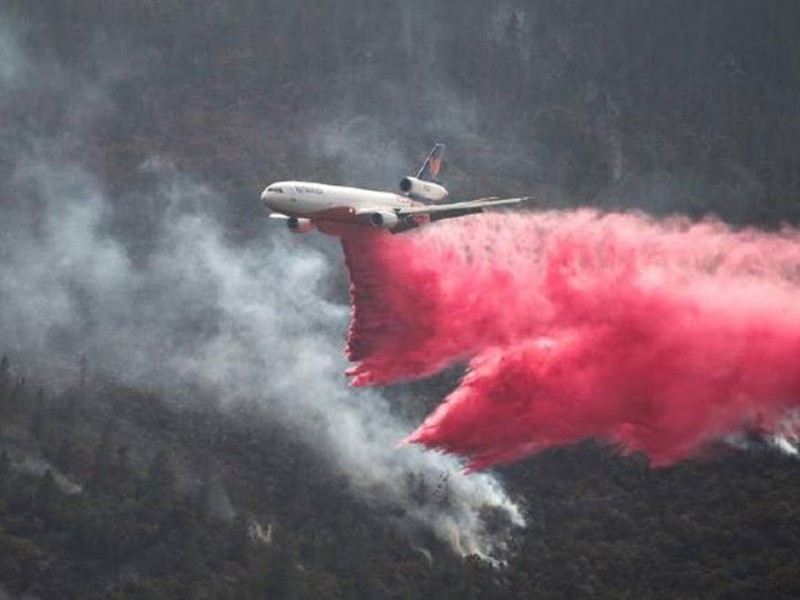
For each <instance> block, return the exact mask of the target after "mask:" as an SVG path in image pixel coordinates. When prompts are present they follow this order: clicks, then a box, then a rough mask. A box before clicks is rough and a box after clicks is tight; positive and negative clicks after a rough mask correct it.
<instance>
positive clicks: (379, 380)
mask: <svg viewBox="0 0 800 600" xmlns="http://www.w3.org/2000/svg"><path fill="white" fill-rule="evenodd" d="M343 246H344V250H345V257H346V261H347V266H348V268H349V270H350V276H351V296H352V301H353V320H352V322H351V328H350V332H349V338H348V348H347V350H348V355H349V357H350V359H351V360H352V361H353V362H354V363H355V365H354V367H353V368H352V369H351V370H350V371H349V375H350V376H351V377H352V383H353V384H354V385H371V384H385V383H390V382H392V381H397V380H402V379H410V378H418V377H425V376H428V375H430V374H432V373H435V372H437V371H439V370H441V369H443V368H445V367H447V366H448V365H451V364H453V363H456V362H460V361H469V370H468V373H467V375H466V376H465V378H464V380H463V382H462V383H461V385H460V386H459V388H458V389H456V390H455V391H454V392H453V393H451V394H450V396H448V398H447V399H446V400H445V402H444V404H442V405H441V406H440V407H439V408H438V409H437V410H436V411H435V412H434V413H433V414H432V415H431V416H430V417H428V419H427V420H426V421H425V423H424V424H423V425H422V426H421V427H420V428H419V429H418V430H417V431H416V432H415V433H413V434H412V435H411V436H410V437H409V438H408V440H409V441H411V442H418V443H422V444H425V445H426V446H429V447H435V448H439V449H443V450H446V451H449V452H454V453H458V454H461V455H463V456H465V457H467V458H468V459H469V461H470V463H469V465H470V468H482V467H485V466H488V465H491V464H495V463H498V462H508V461H512V460H515V459H517V458H520V457H522V456H524V455H527V454H530V453H532V452H535V451H537V450H540V449H543V448H547V447H550V446H555V445H561V444H568V443H573V442H576V441H579V440H582V439H586V438H597V439H602V440H607V441H610V442H613V443H615V444H618V445H619V446H620V447H621V448H622V449H623V450H624V451H631V452H632V451H641V452H644V453H646V454H647V455H649V456H650V458H651V460H652V461H653V462H654V464H659V465H663V464H670V463H672V462H674V461H677V460H680V459H682V458H685V457H688V456H692V455H694V454H696V453H697V452H698V451H700V450H701V449H703V448H704V447H705V446H706V445H707V444H708V443H709V442H712V441H715V440H718V439H720V438H721V437H723V436H726V435H729V434H732V433H736V432H740V431H742V430H755V431H759V432H765V433H766V432H770V431H772V430H774V429H775V428H778V427H779V426H780V423H781V419H782V418H783V417H784V415H786V414H787V412H788V411H791V410H792V409H793V408H796V407H798V406H800V369H798V363H800V234H799V233H798V232H797V231H794V230H790V231H784V232H781V233H779V234H768V233H763V232H758V231H752V230H748V231H744V232H738V233H735V232H731V231H729V230H728V229H726V228H725V227H724V226H723V225H721V224H719V223H710V222H709V223H701V224H693V225H692V224H689V223H687V222H684V221H671V222H655V221H651V220H648V219H645V218H643V217H636V216H631V215H607V216H600V215H598V214H596V213H593V212H589V211H583V212H571V213H541V214H535V215H530V216H519V215H481V216H480V217H477V218H470V219H463V220H459V221H453V222H450V223H447V224H443V225H441V226H437V227H430V228H429V229H427V230H422V231H420V232H417V233H414V234H409V235H400V236H388V235H380V234H375V235H370V236H367V237H356V236H345V237H343Z"/></svg>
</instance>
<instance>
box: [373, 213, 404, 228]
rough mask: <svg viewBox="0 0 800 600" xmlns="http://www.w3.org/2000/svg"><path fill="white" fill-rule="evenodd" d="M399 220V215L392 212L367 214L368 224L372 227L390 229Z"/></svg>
mask: <svg viewBox="0 0 800 600" xmlns="http://www.w3.org/2000/svg"><path fill="white" fill-rule="evenodd" d="M399 222H400V217H398V216H397V215H396V214H395V213H393V212H374V213H370V215H369V224H370V225H372V226H373V227H381V228H383V229H392V228H393V227H395V226H396V225H397V224H398V223H399Z"/></svg>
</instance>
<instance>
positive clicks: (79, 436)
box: [0, 0, 800, 599]
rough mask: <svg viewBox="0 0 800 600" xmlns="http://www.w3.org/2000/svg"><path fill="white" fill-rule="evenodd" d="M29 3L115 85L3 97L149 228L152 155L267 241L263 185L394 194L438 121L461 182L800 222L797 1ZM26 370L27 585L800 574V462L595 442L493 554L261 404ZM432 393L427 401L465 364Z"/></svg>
mask: <svg viewBox="0 0 800 600" xmlns="http://www.w3.org/2000/svg"><path fill="white" fill-rule="evenodd" d="M4 7H5V8H4V12H2V13H0V18H2V19H3V20H4V21H5V23H6V24H7V25H8V26H9V27H10V28H12V29H13V30H15V31H16V32H17V33H18V35H19V36H20V38H21V40H22V41H23V42H24V43H25V50H26V52H28V53H29V55H30V57H31V60H34V61H37V62H42V63H45V64H57V65H58V66H59V68H60V69H62V71H63V73H64V74H65V79H67V80H70V81H87V82H95V81H97V82H99V83H97V86H98V87H99V88H102V89H103V92H104V94H107V99H106V100H107V102H100V103H98V106H97V108H96V110H95V111H93V112H92V113H91V114H89V115H86V114H82V115H80V117H79V118H77V117H76V115H75V114H74V102H73V101H65V98H64V94H63V89H61V88H60V87H59V86H58V85H53V86H47V85H43V86H41V88H40V89H38V90H37V92H36V93H31V92H30V90H28V91H22V92H20V91H18V92H14V93H16V94H18V97H17V96H14V95H13V94H14V93H11V94H9V97H7V98H4V99H3V102H2V104H1V106H2V114H0V119H2V122H4V123H7V122H13V123H21V124H23V125H24V127H25V128H26V129H28V130H30V131H32V132H34V133H35V134H36V135H41V136H52V137H54V138H58V140H59V145H58V147H57V148H54V149H53V152H63V153H65V154H69V155H71V156H80V157H81V161H82V163H84V164H85V166H86V168H88V169H90V170H91V171H92V172H93V173H96V174H97V176H98V178H99V179H100V181H101V182H102V183H103V185H104V186H105V188H106V189H105V190H104V191H106V192H107V193H108V196H109V197H110V198H111V199H112V200H113V201H114V202H119V205H120V206H119V207H118V208H119V210H118V212H117V213H115V214H116V217H117V218H118V219H119V223H118V226H119V229H120V230H121V231H127V232H129V235H130V236H131V244H132V245H134V243H133V241H134V238H135V241H137V242H138V241H141V240H140V238H141V237H142V236H145V235H146V232H147V228H148V226H150V225H151V223H149V222H148V221H147V219H146V218H143V217H141V215H134V214H133V211H135V210H137V208H136V206H135V205H131V207H130V208H126V207H125V206H124V205H123V202H122V201H120V200H119V199H120V198H122V195H123V193H127V192H130V191H131V190H134V191H136V190H138V189H147V185H148V181H147V173H146V172H145V171H142V170H141V169H140V168H139V167H140V165H141V164H142V162H143V161H145V160H147V159H149V158H151V157H153V156H161V157H163V158H165V159H166V160H168V161H170V162H172V163H173V164H174V165H175V166H176V169H177V170H178V171H180V172H186V173H191V174H193V175H194V176H197V177H199V178H201V179H203V180H205V181H207V182H209V183H210V184H212V185H213V186H214V187H215V188H216V189H218V190H220V191H222V192H223V195H224V197H225V198H226V199H227V201H228V202H229V204H228V205H226V206H225V207H223V210H221V213H223V214H221V216H220V218H221V219H223V220H225V221H227V224H228V226H229V231H230V235H231V237H234V238H248V237H252V236H255V235H266V233H265V229H266V228H267V226H266V225H265V224H264V223H263V221H262V219H260V217H261V216H262V215H261V214H260V212H258V207H257V206H256V202H255V199H256V198H257V196H258V192H259V191H260V189H261V188H262V187H263V185H264V184H265V183H266V182H268V181H273V180H278V179H282V178H289V177H292V178H294V177H297V178H305V179H317V180H323V181H330V182H337V181H339V182H349V183H353V184H362V185H381V186H387V187H388V186H391V185H394V183H395V181H396V180H397V179H399V176H400V175H402V174H404V173H405V170H406V169H408V168H411V167H412V166H413V165H414V164H416V162H417V161H418V160H419V159H421V157H422V154H423V153H424V151H425V150H427V148H428V147H429V146H430V144H431V143H432V142H433V141H435V140H437V139H440V140H442V141H446V142H447V143H448V144H449V145H450V148H451V156H452V158H453V161H452V162H451V165H450V171H449V172H448V173H447V180H448V184H449V185H450V187H451V190H452V191H453V194H454V196H457V197H465V196H480V195H485V194H505V193H517V192H530V191H535V192H538V193H540V194H541V196H542V198H543V201H544V202H546V203H550V204H553V205H566V206H572V205H582V204H596V205H600V206H606V207H609V208H619V207H630V206H634V207H639V208H643V209H646V210H649V211H652V212H654V213H657V214H663V213H688V214H691V215H693V216H700V215H703V214H706V213H709V212H713V213H716V214H719V215H721V216H722V217H723V218H725V219H727V220H728V221H730V222H732V223H735V224H745V223H747V224H755V225H759V226H765V227H774V226H777V225H779V224H780V223H781V222H784V221H786V222H790V223H796V222H797V221H798V217H799V216H800V212H798V211H800V208H799V207H800V203H798V200H800V198H798V196H800V98H798V96H799V95H800V37H799V36H798V35H797V32H798V31H800V4H798V3H797V2H796V0H785V1H782V0H716V1H711V0H704V1H700V0H697V1H693V2H688V1H673V2H664V1H663V0H638V1H634V0H614V1H610V0H609V1H603V2H600V1H598V0H573V1H556V0H552V1H540V2H528V3H522V2H508V3H494V2H485V1H484V0H458V1H455V0H444V1H442V2H436V3H427V2H389V1H374V0H337V1H336V2H332V1H330V2H321V1H315V0H302V1H292V2H290V1H288V0H280V1H278V0H273V1H264V2H256V1H251V2H246V1H240V2H222V1H219V2H215V1H211V0H208V1H203V2H194V1H181V0H159V1H157V2H155V1H154V2H149V1H148V2H146V1H137V2H128V1H125V0H119V1H116V2H114V1H109V0H69V1H68V0H41V1H37V2H23V1H21V0H20V1H13V0H12V1H11V2H6V3H5V4H4ZM0 67H2V65H0ZM2 150H3V151H4V152H7V151H8V149H7V148H6V147H5V146H3V148H2ZM0 158H1V159H4V158H6V157H5V156H0ZM395 160H397V162H398V164H390V163H392V162H393V161H395ZM359 161H361V162H359ZM5 164H6V163H5V161H4V160H0V184H2V183H3V182H2V178H3V177H5V175H6V166H5ZM361 167H363V169H362V168H361ZM123 199H124V198H123ZM3 201H4V202H5V201H6V198H5V197H4V198H3ZM126 211H127V212H126ZM309 243H319V242H315V241H313V240H310V241H309ZM0 318H2V307H0ZM5 346H6V344H5V343H4V341H3V340H0V348H5ZM9 352H10V350H9ZM79 370H80V369H79ZM25 371H26V365H24V364H22V365H9V364H8V362H7V361H5V362H4V363H3V364H2V365H0V378H2V379H1V380H0V436H1V437H0V442H1V443H2V448H0V582H2V585H3V588H4V589H5V590H7V591H9V592H12V593H15V594H33V595H35V596H39V597H42V598H59V597H65V598H88V597H101V598H105V597H111V598H113V597H142V598H156V597H170V598H171V597H211V598H218V597H232V598H251V597H253V598H258V597H271V598H338V597H341V598H364V599H368V598H448V597H451V598H487V597H495V598H531V597H568V598H575V597H609V598H619V597H631V598H634V597H635V598H641V597H646V598H657V597H663V598H675V597H725V598H756V597H765V598H766V597H769V598H781V597H786V598H789V597H797V596H798V595H800V552H798V548H800V539H798V537H800V509H799V508H798V504H797V497H798V492H800V489H799V488H800V480H799V479H798V465H797V464H796V462H794V461H792V460H791V459H788V458H784V457H781V456H778V455H775V454H772V453H766V452H753V453H750V454H726V455H723V456H720V457H718V460H714V461H709V462H697V463H692V464H687V465H681V466H678V467H676V468H673V469H669V470H657V471H653V470H650V469H649V468H648V467H647V466H646V465H644V464H642V462H641V461H640V460H639V459H638V457H631V458H618V457H615V456H613V454H612V453H610V452H608V451H606V450H605V449H600V448H598V447H595V446H584V447H579V448H571V449H566V450H560V451H554V452H549V453H546V454H544V455H541V456H538V457H535V458H533V459H531V460H528V461H525V462H523V463H521V464H519V465H516V466H514V467H511V468H508V469H506V470H505V471H504V473H503V475H504V477H505V478H506V481H507V483H508V487H509V489H510V490H511V492H512V493H513V494H514V495H515V496H516V497H519V498H522V499H523V501H524V503H525V505H526V508H527V511H528V520H529V527H528V529H527V530H526V531H524V532H522V533H521V534H520V536H519V538H518V539H516V540H512V545H513V546H514V549H515V552H513V554H512V555H511V557H510V558H509V563H508V566H507V568H504V569H497V570H495V569H492V568H490V567H489V566H488V565H486V564H485V563H483V562H482V561H480V560H478V559H475V558H470V559H467V560H465V561H462V560H460V559H457V558H455V557H453V556H452V555H451V554H450V551H449V550H448V549H447V548H445V547H443V546H442V545H441V544H439V543H437V542H436V541H435V540H434V539H428V538H426V537H425V536H424V535H422V539H419V536H415V537H413V538H412V537H409V536H407V535H405V532H403V531H400V530H399V529H398V528H397V527H396V526H395V520H396V518H397V515H393V514H386V513H385V512H381V511H380V510H379V509H376V508H375V507H373V506H371V505H370V504H369V503H367V502H364V501H361V500H359V499H358V498H357V496H356V495H355V494H354V493H352V492H351V491H350V490H349V489H348V487H347V485H346V483H345V482H343V481H342V480H340V479H339V478H338V477H337V476H336V475H335V474H334V473H332V472H331V470H330V469H329V468H328V466H327V464H326V462H325V459H324V457H322V456H319V455H318V454H317V451H316V450H315V449H314V448H313V447H309V446H308V445H307V444H303V443H301V442H300V441H299V440H298V439H295V438H294V437H293V436H292V434H291V433H290V432H287V431H286V430H284V429H283V428H282V427H281V426H280V425H279V424H278V423H270V422H269V421H268V420H267V419H266V417H264V416H263V415H261V414H260V413H259V412H258V411H257V410H254V409H250V408H247V407H244V408H240V409H238V411H232V412H225V413H223V412H220V411H218V410H217V409H215V408H212V407H213V405H214V399H213V398H207V397H205V396H204V395H203V393H202V391H201V392H196V391H193V392H191V393H189V392H187V395H186V397H181V398H174V397H162V396H160V395H158V394H155V393H151V392H147V393H145V392H142V391H140V390H135V389H131V388H128V387H125V386H123V385H122V384H120V383H118V382H116V381H115V380H114V379H112V377H114V375H115V374H106V375H105V377H107V379H105V378H103V377H101V376H99V375H94V376H92V375H91V373H90V374H89V375H87V374H86V373H85V372H84V373H83V374H81V373H79V374H78V376H77V377H76V379H78V380H79V381H77V382H75V383H74V384H73V385H71V386H68V387H67V388H66V389H65V390H64V391H63V392H59V393H55V392H52V391H49V389H43V390H42V391H41V392H39V384H38V383H37V381H35V380H34V379H36V378H34V377H31V378H30V379H31V380H29V381H27V382H25V381H24V380H23V379H22V374H23V373H24V372H25ZM89 371H91V369H89ZM438 383H440V384H441V383H442V380H438ZM409 389H410V391H411V392H413V394H414V395H415V396H416V397H418V398H421V400H420V402H424V401H425V400H426V399H431V400H433V399H436V398H441V397H442V396H443V395H444V393H446V391H447V386H446V385H445V386H441V387H440V388H438V389H437V388H436V385H435V384H434V383H431V382H428V383H422V384H415V386H413V387H410V388H409ZM398 396H399V397H400V399H401V400H402V399H403V398H404V397H406V394H405V393H399V394H398ZM391 443H394V440H387V444H391ZM425 493H427V494H440V495H441V501H442V502H445V501H446V490H443V489H432V490H427V491H426V492H425ZM422 548H424V550H422ZM428 552H430V553H431V554H430V555H428V554H427V553H428Z"/></svg>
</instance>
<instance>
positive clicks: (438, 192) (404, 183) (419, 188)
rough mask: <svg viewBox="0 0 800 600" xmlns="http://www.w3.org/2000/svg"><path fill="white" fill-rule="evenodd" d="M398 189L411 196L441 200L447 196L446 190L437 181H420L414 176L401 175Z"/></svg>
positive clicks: (435, 200) (434, 200)
mask: <svg viewBox="0 0 800 600" xmlns="http://www.w3.org/2000/svg"><path fill="white" fill-rule="evenodd" d="M400 189H401V190H403V191H404V192H405V193H406V194H408V195H409V196H411V197H412V198H417V199H419V200H427V201H429V202H441V201H442V200H444V199H445V198H447V190H446V189H445V188H443V187H442V186H441V185H439V184H438V183H432V182H430V181H422V180H421V179H417V178H416V177H403V179H401V180H400Z"/></svg>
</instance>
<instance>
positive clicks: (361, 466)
mask: <svg viewBox="0 0 800 600" xmlns="http://www.w3.org/2000/svg"><path fill="white" fill-rule="evenodd" d="M0 86H2V87H0V92H2V94H0V110H7V108H8V107H7V106H6V105H4V104H3V100H2V99H3V98H6V97H9V96H8V95H9V94H14V93H25V92H34V93H42V94H48V95H49V96H51V97H53V98H55V99H56V100H57V102H58V103H59V116H58V118H57V119H55V120H54V121H55V124H53V123H49V124H47V126H45V125H44V124H43V123H41V122H38V121H36V120H33V121H31V120H20V121H12V122H11V123H8V124H4V127H3V129H2V130H0V156H2V159H3V162H2V164H0V167H1V168H2V170H0V194H2V196H1V197H0V199H1V202H0V260H2V265H3V268H2V270H0V340H2V350H3V351H5V352H8V353H9V354H10V355H12V356H13V357H14V358H15V359H16V360H17V361H19V362H22V363H23V364H24V365H26V369H28V370H29V371H36V372H37V376H38V377H40V378H46V377H49V378H53V379H55V383H56V384H57V382H58V374H59V373H64V374H66V373H69V372H70V371H74V368H75V364H76V362H77V357H78V356H80V355H82V354H85V355H86V356H87V357H88V359H89V361H90V363H91V365H92V367H93V369H94V370H96V371H102V372H104V373H108V374H111V375H113V376H114V377H116V378H118V379H120V380H123V381H125V382H126V383H128V384H131V385H134V386H139V387H143V388H145V389H148V390H152V389H157V390H160V391H162V392H164V393H165V394H169V393H170V392H174V391H176V390H179V389H181V387H182V386H184V385H199V386H202V387H203V388H204V389H206V390H211V391H213V392H214V393H215V394H216V395H217V396H218V397H219V398H220V400H221V402H220V406H221V410H225V408H226V407H229V406H231V405H233V404H235V403H236V402H239V401H254V400H255V401H257V402H258V404H259V405H260V406H262V407H263V409H264V410H266V411H269V414H271V415H273V416H274V417H275V418H277V419H279V420H280V421H281V422H282V423H283V424H284V425H285V426H286V427H287V428H291V429H292V430H295V431H297V432H298V433H299V434H300V435H301V437H302V438H303V439H306V440H307V441H308V443H309V444H313V445H314V446H315V447H317V448H318V449H319V450H320V451H321V454H324V455H325V456H327V457H328V460H329V461H330V464H331V466H332V467H334V468H337V469H339V470H340V471H341V472H342V473H343V474H344V475H345V476H346V477H347V479H348V481H349V483H350V485H351V486H352V488H353V489H354V490H355V491H356V492H357V493H358V494H359V495H360V496H361V497H363V498H364V499H366V500H369V501H371V502H374V503H378V504H380V505H385V506H387V507H396V508H402V509H404V510H405V511H406V513H405V514H406V515H407V516H406V517H405V518H407V519H410V520H411V521H412V522H414V523H416V524H418V525H424V526H425V527H428V528H429V529H430V530H431V531H433V532H434V533H435V534H436V535H437V536H438V537H439V538H440V539H442V540H444V541H446V542H447V543H449V544H451V546H452V547H453V548H454V550H455V551H457V552H459V553H462V554H468V553H479V554H484V555H492V554H494V553H496V552H497V551H499V550H501V549H502V546H503V538H502V535H500V536H497V535H496V534H495V535H491V534H489V533H487V532H486V530H485V528H484V523H483V522H482V519H481V514H482V512H483V511H485V510H486V509H487V508H489V509H495V510H496V511H499V512H500V513H502V514H504V515H505V517H506V520H507V521H508V522H510V523H513V524H515V525H517V526H521V525H523V520H522V517H521V514H520V511H519V509H518V508H517V506H516V505H515V504H514V503H513V502H512V501H511V500H509V498H508V497H507V495H506V494H505V492H504V491H503V488H502V486H501V485H500V483H499V482H498V481H497V480H496V479H495V478H493V477H492V476H491V475H486V474H479V475H472V476H468V477H467V476H464V475H463V474H462V473H461V472H460V465H459V464H458V463H457V462H456V461H455V460H452V459H450V458H447V457H443V456H441V455H437V454H432V453H425V452H422V451H419V450H418V449H416V448H407V447H404V448H396V443H397V441H398V440H400V439H401V438H402V437H403V436H404V435H406V434H407V433H408V432H409V431H410V430H411V429H412V428H413V427H414V425H413V424H411V423H407V422H404V421H403V420H401V419H399V418H398V417H396V416H394V415H393V412H392V410H391V407H390V406H389V404H388V402H387V401H386V400H385V399H383V398H382V397H381V396H380V395H379V394H378V393H377V392H375V391H355V390H352V389H350V388H348V387H347V384H346V380H345V377H344V376H343V371H344V369H345V368H346V364H345V359H344V356H343V345H344V331H345V327H346V324H347V320H348V315H349V309H348V307H347V306H344V305H342V304H339V303H336V302H333V301H330V300H328V299H326V297H325V288H326V285H329V284H330V279H331V278H332V277H334V276H335V275H336V273H337V272H336V271H334V269H335V268H337V265H335V264H334V263H333V261H334V260H341V257H338V258H337V253H335V252H331V251H330V248H326V250H325V252H322V251H320V250H318V249H315V248H313V247H310V246H309V245H308V244H307V243H306V239H305V238H302V237H301V238H292V237H290V236H289V235H288V234H283V232H281V234H275V235H271V236H268V235H265V236H264V237H263V238H257V239H255V240H253V241H251V242H248V243H247V244H242V243H235V242H232V241H230V239H229V237H228V235H227V233H226V231H224V230H223V229H222V225H220V223H221V222H222V220H221V219H220V211H221V209H220V207H221V206H224V199H223V198H222V197H221V196H220V195H219V194H218V193H217V192H215V190H213V189H211V188H209V187H208V186H206V185H203V184H201V183H198V182H197V181H195V180H193V179H192V178H191V177H189V176H186V175H184V174H182V173H180V172H178V171H176V170H175V169H174V168H173V167H172V166H171V165H170V164H169V163H168V162H165V161H163V160H161V159H159V158H158V157H157V156H153V157H151V158H150V159H149V160H147V161H145V162H144V163H143V164H142V165H141V167H140V169H141V174H142V177H143V179H145V180H147V181H148V182H149V183H148V185H147V186H145V188H144V189H142V190H136V191H131V192H129V193H127V194H125V197H123V198H121V199H116V200H115V201H114V202H111V201H110V199H109V197H108V192H107V186H106V182H104V181H103V178H102V176H101V175H98V174H97V173H96V172H95V170H96V164H95V163H94V162H93V160H92V159H91V156H90V155H89V154H88V153H86V152H84V151H83V150H84V148H85V147H86V146H87V142H86V140H85V139H84V138H83V135H82V123H83V122H84V121H83V119H84V116H85V115H86V114H87V113H88V112H90V111H89V109H91V110H114V108H113V105H112V104H111V103H110V101H109V100H108V99H107V98H106V96H105V94H104V93H103V87H102V85H100V84H97V83H86V82H82V81H75V80H72V79H70V78H69V77H65V76H64V74H63V73H61V72H60V71H59V70H58V69H57V68H56V67H54V66H53V65H49V64H48V65H43V64H38V63H37V62H36V61H33V60H32V59H30V58H28V57H26V56H25V53H24V52H22V51H20V47H19V45H18V44H17V43H16V42H15V40H14V38H13V35H12V34H11V32H10V31H9V30H8V28H6V27H4V26H2V24H0ZM20 90H21V92H20ZM350 126H351V125H350V124H347V123H345V124H344V125H342V126H341V127H342V128H343V130H344V132H345V134H346V133H347V131H348V127H350ZM324 139H325V144H326V149H327V151H329V152H334V153H335V152H339V151H340V149H341V148H342V147H349V141H345V142H343V141H341V140H343V139H344V140H349V139H351V137H350V136H348V135H344V136H342V135H340V133H339V132H337V126H333V125H332V126H330V128H329V131H328V134H327V136H326V137H325V138H324ZM365 141H366V142H373V141H374V139H372V138H370V137H369V136H368V137H367V138H366V140H365ZM399 157H400V152H399V151H397V152H394V151H391V148H390V152H388V153H387V154H383V155H382V156H381V160H389V159H392V160H393V159H394V158H399ZM253 201H254V202H256V196H254V198H253ZM269 227H270V225H269V223H268V222H267V220H266V219H265V220H264V228H265V230H266V229H268V228H269ZM327 243H328V245H329V247H333V248H335V247H336V241H335V240H333V239H331V240H329V241H328V242H327ZM410 477H417V478H423V479H425V480H427V481H428V482H430V483H431V485H435V483H436V482H438V481H441V480H442V479H443V478H446V480H447V481H448V482H449V486H450V489H451V493H452V497H451V502H450V506H449V507H447V508H440V507H438V506H435V505H422V506H421V505H419V504H417V503H414V502H413V501H412V498H411V492H412V490H410V489H409V486H408V485H407V481H408V479H409V478H410ZM233 502H234V504H235V498H234V499H233Z"/></svg>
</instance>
